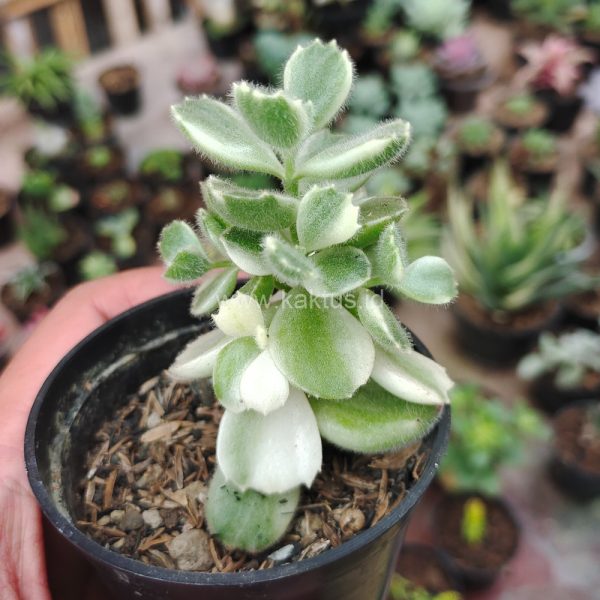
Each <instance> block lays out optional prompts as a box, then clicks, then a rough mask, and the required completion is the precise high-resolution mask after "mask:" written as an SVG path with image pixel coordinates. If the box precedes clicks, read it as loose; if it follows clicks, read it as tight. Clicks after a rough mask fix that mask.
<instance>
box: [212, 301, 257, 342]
mask: <svg viewBox="0 0 600 600" xmlns="http://www.w3.org/2000/svg"><path fill="white" fill-rule="evenodd" d="M213 321H214V322H215V325H216V326H217V327H218V328H219V329H220V330H221V331H222V332H223V333H224V334H225V335H228V336H230V337H243V336H247V335H249V336H255V335H257V331H259V330H262V329H264V327H265V320H264V318H263V314H262V310H261V308H260V304H259V303H258V301H257V300H256V298H253V297H252V296H248V295H247V294H242V293H240V292H238V293H237V294H236V295H235V296H234V297H233V298H229V300H223V302H221V303H220V304H219V311H218V312H216V313H215V314H214V315H213Z"/></svg>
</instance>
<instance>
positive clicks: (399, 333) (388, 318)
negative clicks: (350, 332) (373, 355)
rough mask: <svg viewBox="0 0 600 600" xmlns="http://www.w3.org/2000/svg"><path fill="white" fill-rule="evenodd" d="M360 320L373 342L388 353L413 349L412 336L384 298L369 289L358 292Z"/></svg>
mask: <svg viewBox="0 0 600 600" xmlns="http://www.w3.org/2000/svg"><path fill="white" fill-rule="evenodd" d="M357 309H358V318H359V319H360V322H361V323H362V324H363V326H364V327H365V329H366V330H367V331H368V332H369V333H370V334H371V337H372V338H373V340H374V341H375V342H376V343H377V344H379V346H381V347H382V348H383V349H384V350H387V351H388V352H400V351H402V350H408V349H410V348H412V341H411V339H410V335H409V333H408V331H406V329H404V327H402V325H401V324H400V323H399V322H398V319H397V318H396V316H395V315H394V313H393V312H392V311H391V310H390V309H389V308H388V307H387V306H386V304H385V302H384V300H383V298H382V297H381V296H379V295H378V294H375V293H373V292H371V291H370V290H367V289H361V290H360V291H359V292H358V303H357Z"/></svg>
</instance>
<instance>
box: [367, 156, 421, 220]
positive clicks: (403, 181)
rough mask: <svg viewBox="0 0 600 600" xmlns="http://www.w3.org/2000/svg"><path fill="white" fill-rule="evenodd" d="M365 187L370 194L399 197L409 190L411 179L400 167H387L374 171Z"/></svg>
mask: <svg viewBox="0 0 600 600" xmlns="http://www.w3.org/2000/svg"><path fill="white" fill-rule="evenodd" d="M365 189H366V190H367V193H368V194H369V195H370V196H381V197H386V196H390V197H392V196H395V197H398V196H403V195H404V194H406V193H407V192H408V191H409V189H410V181H409V180H408V178H407V177H406V175H404V173H403V172H402V170H401V169H400V168H398V167H396V166H392V167H386V168H384V169H379V171H377V172H375V173H373V175H372V176H371V177H370V178H369V181H367V183H366V184H365ZM405 218H406V217H405Z"/></svg>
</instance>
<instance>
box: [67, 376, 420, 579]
mask: <svg viewBox="0 0 600 600" xmlns="http://www.w3.org/2000/svg"><path fill="white" fill-rule="evenodd" d="M221 416H222V408H221V407H220V405H219V404H218V403H217V401H216V399H215V397H214V393H213V391H212V387H211V383H210V380H203V381H200V382H198V383H197V384H195V385H194V386H188V385H181V384H176V383H174V382H172V381H170V380H169V378H168V377H167V376H166V375H165V374H163V375H160V376H157V377H155V378H153V379H151V380H149V381H147V382H146V383H144V384H143V385H142V386H141V388H140V390H139V391H138V393H137V394H135V395H134V396H132V397H130V398H128V399H126V401H125V404H124V405H123V406H122V407H121V408H119V409H118V410H116V412H115V414H112V415H110V418H109V420H108V421H107V422H105V423H104V424H102V425H101V426H100V429H99V431H98V433H97V434H96V439H95V440H91V441H90V445H91V447H90V451H89V453H88V457H87V461H86V467H85V468H86V473H84V474H82V477H81V484H80V486H81V487H80V492H81V504H80V505H79V506H78V507H76V515H75V516H76V519H77V525H78V526H79V527H80V528H81V529H82V530H83V531H85V532H86V533H87V534H88V535H89V536H90V537H91V538H93V539H94V540H96V541H97V542H98V543H100V544H102V545H103V546H105V547H107V548H110V549H111V550H114V551H116V552H119V553H121V554H125V555H128V556H130V557H133V558H136V559H139V560H141V561H143V562H145V563H148V564H153V565H157V566H160V567H166V568H170V569H174V568H178V569H182V570H202V571H211V572H234V571H248V570H255V569H264V568H269V567H272V566H274V565H275V564H281V563H284V562H295V561H299V560H303V559H305V558H310V557H313V556H316V555H318V554H321V553H322V552H324V551H326V550H328V549H329V548H334V547H336V546H339V545H340V544H341V543H342V542H344V541H346V540H347V539H349V538H351V537H352V536H353V535H355V534H356V533H358V532H360V531H361V530H363V529H367V528H369V527H372V526H373V525H375V524H376V523H377V522H379V521H380V520H381V519H382V518H383V517H384V516H385V515H387V514H388V513H389V512H390V511H392V510H393V509H394V508H395V507H396V506H398V504H399V503H400V502H401V501H402V499H403V498H404V496H405V494H406V491H407V489H408V488H409V487H410V486H411V485H412V484H413V483H414V482H415V481H416V480H417V479H418V478H419V477H420V476H421V474H422V471H423V469H424V467H425V464H426V462H427V456H428V453H429V447H428V446H427V444H426V443H420V442H419V443H417V444H416V445H414V446H412V447H409V448H406V449H404V450H403V451H400V452H398V453H395V454H389V455H385V456H383V455H370V456H361V455H350V454H347V453H343V452H341V451H338V450H336V449H334V448H331V447H327V446H325V447H324V456H323V469H322V471H321V473H320V474H319V476H318V477H317V479H316V480H315V482H314V484H313V486H312V488H311V489H310V490H305V491H304V493H303V496H302V498H301V501H300V507H299V510H298V514H297V517H296V518H295V520H294V521H293V522H292V525H291V527H290V530H289V532H288V533H287V534H286V536H285V537H284V538H283V539H282V540H281V541H280V542H279V543H278V544H277V545H275V546H274V547H273V548H271V549H269V550H268V551H266V552H264V553H262V554H259V555H255V556H253V555H249V554H246V553H244V552H241V551H228V550H226V549H225V548H223V547H222V546H221V545H220V544H219V542H218V541H217V540H216V539H213V538H212V537H210V536H209V534H208V532H207V530H206V526H205V521H204V511H203V504H204V500H205V498H206V494H207V488H208V482H209V480H210V477H211V476H212V473H213V471H214V468H215V444H216V438H217V430H218V425H219V421H220V419H221Z"/></svg>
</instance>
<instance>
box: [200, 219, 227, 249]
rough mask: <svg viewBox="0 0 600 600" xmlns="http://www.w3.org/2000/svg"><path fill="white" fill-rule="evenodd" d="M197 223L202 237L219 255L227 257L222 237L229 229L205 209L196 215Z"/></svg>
mask: <svg viewBox="0 0 600 600" xmlns="http://www.w3.org/2000/svg"><path fill="white" fill-rule="evenodd" d="M196 223H197V224H198V228H199V229H200V232H201V233H202V237H203V239H204V240H206V241H207V242H208V243H209V244H210V245H211V246H212V247H213V248H214V249H215V250H216V251H217V252H218V253H219V254H221V255H222V256H226V255H227V252H225V246H223V244H222V242H221V236H222V235H223V233H224V232H225V230H226V229H227V226H226V225H225V224H223V223H222V222H221V221H220V220H219V219H217V218H216V217H215V216H214V215H211V214H210V213H209V212H208V211H207V210H206V209H205V208H201V209H199V210H198V212H197V213H196Z"/></svg>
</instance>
